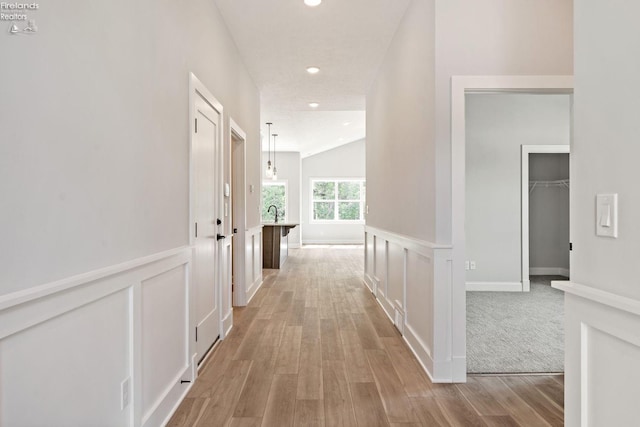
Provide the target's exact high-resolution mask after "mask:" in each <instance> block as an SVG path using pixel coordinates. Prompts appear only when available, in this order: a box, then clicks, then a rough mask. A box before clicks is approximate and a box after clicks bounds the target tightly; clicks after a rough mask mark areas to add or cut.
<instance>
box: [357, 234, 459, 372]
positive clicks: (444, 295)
mask: <svg viewBox="0 0 640 427" xmlns="http://www.w3.org/2000/svg"><path fill="white" fill-rule="evenodd" d="M365 235H366V236H367V239H365V241H367V242H368V238H369V236H371V238H372V239H373V257H372V262H371V263H369V262H368V261H367V263H366V270H365V272H364V274H363V279H364V282H365V284H366V285H367V287H368V288H369V290H370V291H371V292H372V293H373V294H374V296H375V297H376V299H377V301H378V304H380V305H381V306H382V307H383V310H384V312H385V314H386V315H387V316H388V317H389V318H390V319H391V320H392V322H393V321H394V318H395V314H396V313H397V312H398V310H400V312H399V317H401V318H402V321H403V324H402V327H401V328H398V329H399V330H402V334H403V337H404V339H405V341H406V342H407V345H408V346H409V347H410V348H411V351H412V352H413V353H414V354H415V355H416V358H418V360H419V362H420V365H421V366H422V367H423V368H424V370H425V371H426V372H427V375H429V377H430V378H432V379H433V380H434V381H437V382H449V383H450V382H453V381H460V380H461V378H462V379H463V380H464V379H465V378H466V358H465V357H464V356H463V357H452V352H451V339H450V333H451V332H450V331H451V329H452V328H453V324H452V321H453V320H455V319H453V318H452V315H451V313H452V312H451V302H452V299H451V295H452V291H451V248H450V247H448V246H444V245H436V244H434V243H431V242H424V241H420V240H418V239H414V238H411V237H407V236H403V235H400V234H397V233H394V232H391V231H386V230H380V229H378V228H375V227H371V226H366V227H365ZM390 244H393V245H394V246H399V247H400V249H401V250H402V254H403V257H402V265H401V266H400V265H398V266H399V267H401V268H402V278H398V281H401V282H402V283H396V282H393V283H391V282H389V277H390V276H389V274H390V273H389V271H390V270H389V263H390V258H389V245H390ZM368 245H369V243H366V244H365V248H367V249H366V250H367V251H368V250H369V249H368ZM379 251H382V252H379ZM410 254H415V255H417V256H419V257H422V258H425V259H426V260H428V264H429V265H430V267H427V268H429V272H428V273H426V274H428V275H430V277H424V282H422V278H417V280H418V282H413V281H411V282H409V278H408V270H409V261H408V259H409V256H410ZM367 256H368V255H367ZM396 261H399V259H396ZM370 264H371V265H370ZM378 276H379V277H378ZM412 280H413V279H412ZM425 286H429V287H430V289H429V291H428V292H429V293H431V294H432V298H433V300H432V305H430V306H428V307H421V308H420V309H416V307H413V308H411V307H410V304H408V301H409V299H410V298H412V295H413V292H416V291H421V290H424V289H425V288H424V287H425ZM390 289H391V290H392V292H394V295H395V298H397V299H396V300H395V301H391V300H390V299H388V297H387V295H389V290H390ZM398 291H400V292H401V293H402V294H403V295H402V296H400V295H398ZM398 297H400V298H398ZM425 313H427V315H426V317H425ZM415 322H429V325H427V329H428V330H431V332H429V333H428V334H429V336H428V335H426V334H427V332H423V335H424V336H420V335H419V334H418V332H417V330H419V329H420V328H418V329H417V328H414V327H413V326H417V325H418V324H419V325H420V326H422V328H421V329H424V323H415ZM427 341H429V342H427Z"/></svg>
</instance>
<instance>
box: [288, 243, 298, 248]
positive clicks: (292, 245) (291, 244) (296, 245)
mask: <svg viewBox="0 0 640 427" xmlns="http://www.w3.org/2000/svg"><path fill="white" fill-rule="evenodd" d="M300 246H301V245H300V243H289V249H300Z"/></svg>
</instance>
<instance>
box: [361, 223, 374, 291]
mask: <svg viewBox="0 0 640 427" xmlns="http://www.w3.org/2000/svg"><path fill="white" fill-rule="evenodd" d="M374 242H375V236H374V235H373V234H371V233H366V232H365V233H364V283H365V284H366V285H367V287H368V288H369V290H370V291H371V292H373V277H374V276H375V273H374V271H373V267H374V265H375V262H374V259H375V255H376V254H375V243H374Z"/></svg>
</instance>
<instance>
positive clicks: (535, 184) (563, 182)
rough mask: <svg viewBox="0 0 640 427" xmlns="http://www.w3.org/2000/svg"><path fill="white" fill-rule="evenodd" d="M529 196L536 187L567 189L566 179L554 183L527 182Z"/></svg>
mask: <svg viewBox="0 0 640 427" xmlns="http://www.w3.org/2000/svg"><path fill="white" fill-rule="evenodd" d="M529 187H530V188H529V194H531V193H532V192H533V190H534V189H535V188H536V187H545V188H548V187H562V188H569V180H568V179H558V180H555V181H529Z"/></svg>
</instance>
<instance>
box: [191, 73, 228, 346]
mask: <svg viewBox="0 0 640 427" xmlns="http://www.w3.org/2000/svg"><path fill="white" fill-rule="evenodd" d="M198 98H201V99H203V100H204V101H205V102H206V103H208V104H209V105H210V106H211V107H212V108H213V109H214V111H215V112H216V113H217V114H218V117H219V122H218V129H217V131H218V144H217V145H216V146H215V147H214V149H215V164H214V169H217V173H216V171H215V170H214V177H215V181H214V188H215V189H217V192H218V194H217V196H218V197H214V211H216V217H217V218H224V217H225V216H224V191H222V187H223V183H224V162H223V157H224V145H225V144H224V141H225V139H224V108H223V106H222V104H221V103H220V102H219V101H218V100H217V99H216V98H215V97H214V96H213V94H212V93H211V92H210V91H209V89H207V87H206V86H205V85H204V84H203V83H202V82H201V81H200V80H199V79H198V78H197V77H196V75H195V74H194V73H193V72H190V73H189V129H190V131H189V224H188V230H189V236H188V238H189V245H190V246H191V247H193V246H194V244H195V175H194V165H195V163H194V160H193V158H194V153H193V144H194V142H195V140H196V129H195V125H194V123H195V119H196V102H197V100H198ZM214 196H215V194H214ZM219 231H220V232H221V233H224V229H222V230H219ZM221 246H222V245H221V242H218V244H216V245H214V259H215V262H216V264H217V266H216V267H217V268H216V277H215V281H216V289H215V290H214V292H215V293H216V300H217V301H218V316H219V318H218V327H219V330H218V335H219V336H220V338H221V339H222V338H223V337H224V331H223V329H222V286H223V279H224V275H223V274H222V269H223V268H227V267H226V265H225V263H224V262H223V251H222V250H221ZM190 271H191V270H190ZM189 283H193V278H192V277H190V278H189ZM195 316H196V310H195V304H194V303H193V301H191V302H190V306H189V319H190V321H189V324H190V325H191V326H193V328H192V329H193V330H194V331H195V328H196V326H197V321H198V319H196V317H195ZM190 335H191V334H190ZM196 349H197V345H196V342H195V335H194V336H193V337H190V354H194V353H195V352H196Z"/></svg>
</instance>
